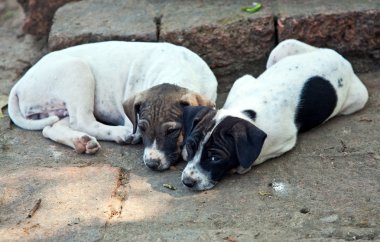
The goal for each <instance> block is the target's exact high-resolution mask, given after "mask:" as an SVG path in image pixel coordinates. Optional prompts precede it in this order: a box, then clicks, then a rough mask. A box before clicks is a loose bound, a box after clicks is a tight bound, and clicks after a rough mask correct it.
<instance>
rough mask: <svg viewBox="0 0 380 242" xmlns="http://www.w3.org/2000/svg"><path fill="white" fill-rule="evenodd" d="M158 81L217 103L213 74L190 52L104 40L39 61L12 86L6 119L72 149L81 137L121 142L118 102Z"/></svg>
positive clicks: (124, 123)
mask: <svg viewBox="0 0 380 242" xmlns="http://www.w3.org/2000/svg"><path fill="white" fill-rule="evenodd" d="M162 83H171V84H176V85H178V86H181V87H184V88H188V89H190V90H192V91H194V92H197V93H199V94H201V95H204V96H205V97H208V98H209V99H210V100H212V101H215V99H216V88H217V81H216V78H215V76H214V75H213V73H212V71H211V70H210V68H209V67H208V66H207V64H206V63H205V62H204V61H203V60H202V59H201V58H200V57H199V56H197V55H196V54H195V53H193V52H191V51H190V50H188V49H186V48H184V47H179V46H175V45H172V44H168V43H139V42H123V41H109V42H101V43H94V44H84V45H80V46H75V47H71V48H67V49H64V50H60V51H56V52H52V53H50V54H48V55H46V56H45V57H43V58H42V59H41V60H40V61H39V62H38V63H37V64H36V65H34V66H33V67H32V68H31V69H30V70H29V71H28V72H27V73H26V74H25V75H24V76H23V77H22V78H21V79H20V80H19V82H18V83H17V84H16V85H15V86H14V87H13V89H12V91H11V93H10V96H9V115H10V117H11V119H12V120H13V122H14V123H15V124H16V125H18V126H20V127H22V128H24V129H31V130H40V129H44V136H46V137H47V138H50V139H52V140H55V141H57V142H59V143H62V144H65V145H68V146H71V147H73V148H76V147H77V146H78V145H79V146H81V145H82V144H81V143H80V142H79V143H77V141H78V139H80V138H82V137H83V136H86V137H89V140H91V142H95V143H97V141H96V139H100V140H110V141H116V142H123V141H125V140H126V139H127V138H128V137H129V136H131V134H132V124H131V122H130V121H129V120H128V118H127V116H126V115H125V114H124V110H123V106H122V104H123V102H125V101H126V100H127V99H128V98H130V97H132V96H133V95H135V94H137V93H139V92H142V91H144V90H146V89H148V88H150V87H152V86H155V85H158V84H162ZM94 97H95V98H94ZM46 108H49V109H53V110H55V111H53V112H49V113H48V115H46V116H48V117H45V118H42V119H39V120H30V119H27V118H26V117H27V116H28V114H31V113H32V112H44V111H46ZM57 113H60V114H61V116H62V114H63V116H65V115H68V117H69V120H67V121H65V122H57V121H58V120H59V118H58V116H57ZM94 114H95V115H96V116H106V117H108V118H111V119H113V120H115V123H114V124H116V125H120V126H109V125H104V124H102V123H99V122H98V121H96V120H95V117H94ZM63 133H64V134H65V135H62V134H63ZM84 140H88V138H85V139H84ZM99 147H100V146H98V148H99ZM96 150H97V149H96ZM96 150H94V149H93V148H91V149H88V150H87V149H86V150H85V151H84V152H86V153H94V152H95V151H96Z"/></svg>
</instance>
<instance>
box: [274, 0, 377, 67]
mask: <svg viewBox="0 0 380 242" xmlns="http://www.w3.org/2000/svg"><path fill="white" fill-rule="evenodd" d="M277 16H278V19H277V29H278V41H281V40H285V39H289V38H295V39H299V40H301V41H304V42H306V43H309V44H311V45H315V46H318V47H327V48H332V49H335V50H337V51H338V52H339V53H341V54H342V55H343V56H345V57H346V58H348V59H349V60H350V61H351V63H352V64H353V67H354V69H355V70H356V71H358V72H367V71H370V70H373V69H375V68H376V67H379V62H380V1H371V0H363V1H355V0H347V1H310V2H305V1H300V0H295V1H281V2H280V3H279V5H278V14H277Z"/></svg>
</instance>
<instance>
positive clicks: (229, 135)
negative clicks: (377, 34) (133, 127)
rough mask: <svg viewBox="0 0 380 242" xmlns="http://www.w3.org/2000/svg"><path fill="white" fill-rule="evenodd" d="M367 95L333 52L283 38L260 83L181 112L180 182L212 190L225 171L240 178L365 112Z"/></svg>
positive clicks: (246, 83)
mask: <svg viewBox="0 0 380 242" xmlns="http://www.w3.org/2000/svg"><path fill="white" fill-rule="evenodd" d="M367 99H368V92H367V89H366V87H365V86H364V85H363V83H362V82H361V81H360V80H359V79H358V77H357V76H356V75H355V74H354V72H353V70H352V67H351V64H350V63H349V62H348V61H347V60H345V59H344V58H343V57H342V56H341V55H339V54H338V53H337V52H335V51H333V50H330V49H319V48H315V47H312V46H310V45H307V44H305V43H302V42H299V41H297V40H286V41H284V42H282V43H280V44H279V45H278V46H277V47H276V48H275V49H274V50H273V51H272V52H271V54H270V56H269V59H268V62H267V70H266V71H265V72H264V73H263V74H261V75H260V76H259V77H258V78H257V79H256V78H254V77H252V76H249V75H245V76H243V77H241V78H240V79H238V80H237V81H236V82H235V83H234V85H233V87H232V89H231V91H230V93H229V95H228V97H227V100H226V102H225V104H224V107H223V108H222V109H221V110H219V111H216V110H213V109H210V108H207V107H187V108H185V111H184V128H185V147H184V149H183V151H182V155H183V158H184V159H185V160H187V161H188V164H187V166H186V167H185V169H184V171H183V173H182V182H183V184H185V185H186V186H187V187H189V188H192V189H194V190H206V189H210V188H212V187H213V186H214V185H215V184H216V183H217V182H218V181H219V180H220V179H221V178H222V177H223V176H224V175H225V174H226V173H227V172H228V171H235V172H237V173H239V174H243V173H245V172H247V171H249V170H250V169H251V167H252V166H253V165H258V164H260V163H262V162H264V161H266V160H268V159H270V158H274V157H277V156H279V155H281V154H283V153H284V152H287V151H289V150H290V149H292V148H293V147H294V145H295V144H296V139H297V134H298V133H300V132H304V131H307V130H309V129H312V128H314V127H316V126H318V125H320V124H322V123H324V122H325V121H327V120H329V119H330V118H332V117H334V116H336V115H338V114H342V115H347V114H351V113H353V112H355V111H358V110H359V109H361V108H363V107H364V105H365V103H366V102H367Z"/></svg>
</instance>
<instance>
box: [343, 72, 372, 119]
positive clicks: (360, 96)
mask: <svg viewBox="0 0 380 242" xmlns="http://www.w3.org/2000/svg"><path fill="white" fill-rule="evenodd" d="M351 81H352V82H351V86H350V89H349V90H348V93H347V97H346V100H345V102H344V103H343V106H342V109H341V111H340V113H341V114H343V115H347V114H351V113H354V112H356V111H358V110H360V109H362V108H363V107H364V105H365V104H366V103H367V100H368V91H367V88H366V87H365V86H364V84H363V83H362V82H361V81H360V79H359V78H358V77H357V76H356V75H355V74H354V73H353V74H352V80H351Z"/></svg>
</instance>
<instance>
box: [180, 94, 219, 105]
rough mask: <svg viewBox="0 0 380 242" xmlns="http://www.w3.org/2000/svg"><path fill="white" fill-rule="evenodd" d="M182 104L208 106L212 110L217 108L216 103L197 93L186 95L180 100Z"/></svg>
mask: <svg viewBox="0 0 380 242" xmlns="http://www.w3.org/2000/svg"><path fill="white" fill-rule="evenodd" d="M180 103H181V104H182V105H183V106H206V107H210V108H215V106H216V105H215V102H213V101H211V100H210V99H208V98H207V97H205V96H202V95H200V94H198V93H195V92H188V93H186V94H184V95H183V96H182V97H181V99H180Z"/></svg>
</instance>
